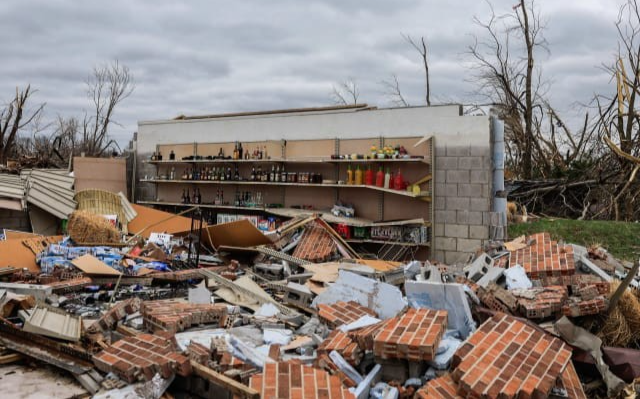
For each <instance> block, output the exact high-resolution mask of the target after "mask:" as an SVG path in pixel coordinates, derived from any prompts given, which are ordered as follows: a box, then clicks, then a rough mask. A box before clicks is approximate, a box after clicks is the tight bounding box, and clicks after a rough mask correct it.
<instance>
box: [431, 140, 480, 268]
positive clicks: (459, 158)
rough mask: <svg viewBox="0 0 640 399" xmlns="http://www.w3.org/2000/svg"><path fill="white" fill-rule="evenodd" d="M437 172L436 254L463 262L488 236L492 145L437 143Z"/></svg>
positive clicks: (453, 261)
mask: <svg viewBox="0 0 640 399" xmlns="http://www.w3.org/2000/svg"><path fill="white" fill-rule="evenodd" d="M435 155H436V161H435V162H436V173H435V180H434V182H435V199H434V209H435V226H434V236H435V247H436V251H435V253H434V257H435V258H436V259H438V260H440V261H444V262H445V263H447V264H454V263H457V262H464V261H465V260H467V258H468V257H469V254H470V253H472V252H474V251H475V250H476V249H477V248H478V247H480V246H481V245H484V243H485V241H486V240H487V239H488V238H489V224H490V210H491V193H492V189H491V181H492V162H491V145H490V143H489V142H487V143H486V144H484V145H480V144H475V145H472V144H468V145H465V144H462V143H460V144H455V143H448V144H444V145H438V142H437V141H436V154H435Z"/></svg>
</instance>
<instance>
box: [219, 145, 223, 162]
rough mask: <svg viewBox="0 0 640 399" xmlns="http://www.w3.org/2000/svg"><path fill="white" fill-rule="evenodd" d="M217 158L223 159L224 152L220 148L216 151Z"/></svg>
mask: <svg viewBox="0 0 640 399" xmlns="http://www.w3.org/2000/svg"><path fill="white" fill-rule="evenodd" d="M218 158H220V159H222V158H224V150H223V149H222V147H220V151H218Z"/></svg>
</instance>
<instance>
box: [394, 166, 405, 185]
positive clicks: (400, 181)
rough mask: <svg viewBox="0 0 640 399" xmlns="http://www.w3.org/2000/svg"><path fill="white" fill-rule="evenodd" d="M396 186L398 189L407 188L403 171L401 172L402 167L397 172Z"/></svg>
mask: <svg viewBox="0 0 640 399" xmlns="http://www.w3.org/2000/svg"><path fill="white" fill-rule="evenodd" d="M394 187H395V189H396V190H404V189H405V186H404V178H403V177H402V173H401V172H400V169H398V173H397V174H396V178H395V182H394Z"/></svg>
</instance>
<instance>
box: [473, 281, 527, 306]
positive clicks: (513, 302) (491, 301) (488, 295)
mask: <svg viewBox="0 0 640 399" xmlns="http://www.w3.org/2000/svg"><path fill="white" fill-rule="evenodd" d="M476 294H477V295H478V298H479V299H480V301H482V303H483V304H484V306H486V307H488V308H489V309H492V310H495V311H497V312H502V313H512V312H515V311H516V310H517V308H518V300H517V298H516V297H515V296H513V294H511V293H510V292H509V291H507V290H505V289H504V288H502V287H500V286H499V285H497V284H495V283H491V284H489V286H487V288H486V289H484V288H482V287H480V286H478V291H477V292H476Z"/></svg>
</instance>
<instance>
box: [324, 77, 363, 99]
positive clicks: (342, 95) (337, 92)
mask: <svg viewBox="0 0 640 399" xmlns="http://www.w3.org/2000/svg"><path fill="white" fill-rule="evenodd" d="M359 97H360V90H359V89H358V85H357V84H356V81H355V80H354V79H352V78H349V79H347V80H345V81H344V82H341V83H339V84H338V85H333V91H332V93H331V98H332V100H333V102H334V104H340V105H357V104H358V98H359Z"/></svg>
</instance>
